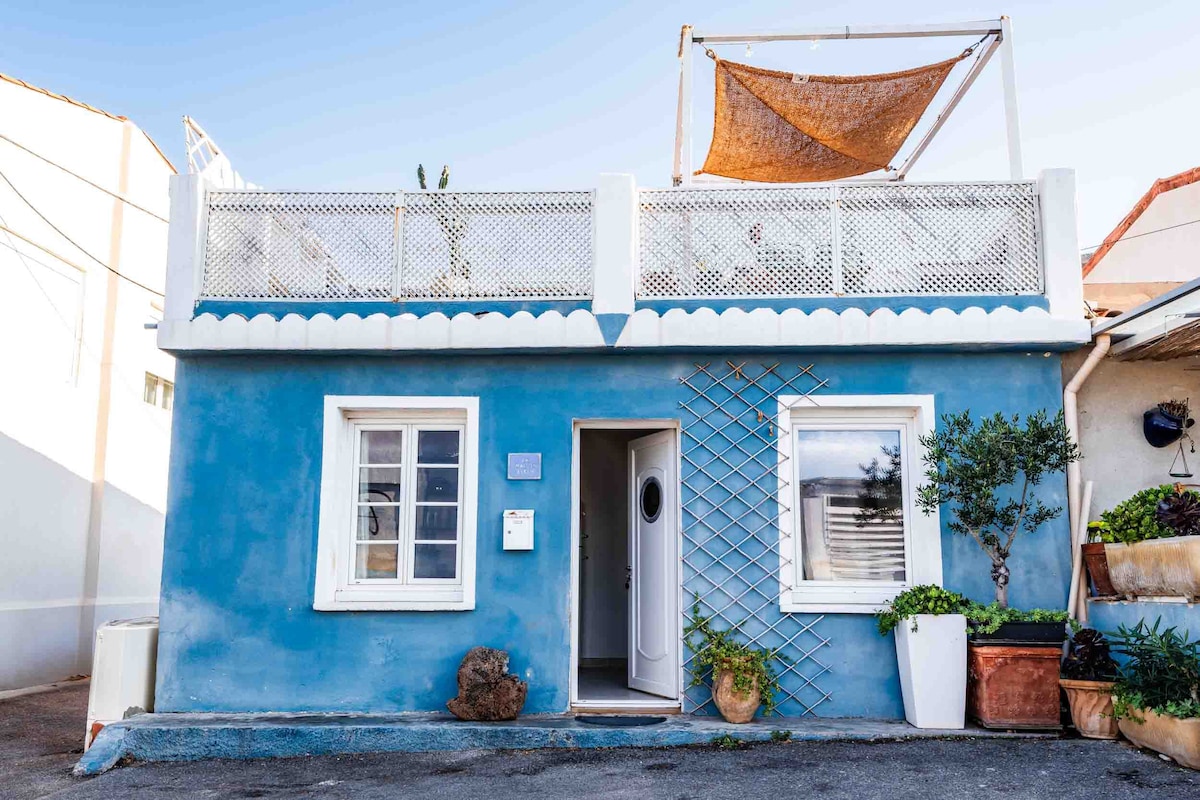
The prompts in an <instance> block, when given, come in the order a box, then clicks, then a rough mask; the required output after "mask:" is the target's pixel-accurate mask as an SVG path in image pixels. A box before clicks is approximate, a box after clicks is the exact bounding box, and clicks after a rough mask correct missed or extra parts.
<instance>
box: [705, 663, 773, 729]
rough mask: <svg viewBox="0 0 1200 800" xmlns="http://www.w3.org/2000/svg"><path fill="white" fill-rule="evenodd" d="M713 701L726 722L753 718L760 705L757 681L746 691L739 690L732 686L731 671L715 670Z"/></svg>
mask: <svg viewBox="0 0 1200 800" xmlns="http://www.w3.org/2000/svg"><path fill="white" fill-rule="evenodd" d="M712 695H713V702H714V703H716V705H717V710H718V711H720V712H721V716H722V717H724V718H725V721H726V722H733V723H737V724H739V725H740V724H741V723H743V722H749V721H751V720H752V719H754V714H755V713H756V712H757V711H758V707H759V706H760V705H762V693H761V692H759V690H758V681H755V682H754V684H753V685H752V686H751V687H750V690H749V691H748V692H739V691H737V690H735V689H734V688H733V673H732V672H730V671H729V670H727V669H720V670H717V671H716V673H715V674H714V675H713V684H712Z"/></svg>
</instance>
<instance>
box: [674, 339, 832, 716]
mask: <svg viewBox="0 0 1200 800" xmlns="http://www.w3.org/2000/svg"><path fill="white" fill-rule="evenodd" d="M680 381H681V383H682V385H683V387H684V388H685V389H686V390H687V392H688V398H687V399H686V400H685V401H683V402H682V403H680V406H681V407H682V431H681V438H682V443H683V452H682V454H681V461H682V467H683V469H682V473H683V474H682V476H681V484H682V491H683V498H682V499H683V592H684V600H685V603H684V605H685V608H684V624H685V625H686V624H687V622H688V620H689V619H690V617H691V613H692V603H693V601H694V600H698V601H699V603H700V613H701V614H703V615H705V616H710V617H712V618H713V619H714V621H715V623H716V625H717V627H719V628H723V629H725V628H728V629H735V630H736V631H737V632H738V634H739V635H740V637H741V638H742V639H743V640H745V641H749V642H751V643H753V644H755V645H758V646H759V647H763V648H767V649H778V650H779V651H780V652H781V654H782V655H783V656H784V659H783V660H781V661H780V662H778V663H777V664H776V667H777V669H778V672H779V682H780V687H781V689H782V692H781V694H780V696H779V697H778V698H777V699H778V702H779V709H778V710H779V713H781V714H783V715H785V716H802V715H804V714H810V713H813V710H814V709H815V708H816V707H817V706H819V705H820V704H821V703H823V702H825V701H827V700H829V699H830V695H829V693H828V692H826V691H824V690H822V689H821V687H820V686H819V684H818V683H817V680H818V679H819V678H820V677H821V676H822V675H824V674H825V673H826V672H828V671H829V667H828V666H826V665H825V664H824V663H822V662H821V661H820V659H819V658H818V654H819V651H820V650H821V648H823V647H826V646H828V645H829V639H827V638H826V637H824V636H822V635H821V632H820V630H819V626H820V623H821V621H822V620H823V619H824V617H823V616H819V615H804V614H784V613H782V612H780V610H779V596H780V590H781V586H780V576H781V575H782V574H783V567H784V566H785V565H787V564H789V563H790V555H789V554H790V553H791V552H792V548H791V547H790V545H788V544H787V542H784V544H783V545H782V546H781V544H780V538H779V537H780V526H779V517H780V514H785V513H788V512H789V509H787V508H785V507H782V506H781V504H780V503H779V501H778V495H777V492H778V491H779V486H780V475H779V463H780V462H779V451H778V441H777V438H776V434H777V429H776V422H777V413H778V397H779V395H781V394H788V395H804V396H807V395H809V394H811V393H813V392H815V391H817V390H818V389H820V388H822V387H823V386H824V385H825V382H824V381H822V380H820V379H819V378H817V377H816V376H815V375H814V374H813V372H812V367H811V366H808V367H797V368H785V367H782V366H781V365H779V364H775V365H750V364H748V363H745V362H739V363H733V362H725V363H723V364H721V365H720V366H719V367H716V366H714V365H712V364H698V365H696V368H695V370H694V371H693V372H692V373H691V374H690V375H687V376H686V377H683V378H681V379H680ZM786 482H787V476H786V474H785V475H784V484H785V486H786ZM782 494H783V495H784V496H786V495H787V492H782ZM695 657H696V654H695V653H693V652H691V651H690V649H687V648H685V654H684V658H685V662H684V667H685V669H686V670H689V671H690V669H691V665H692V662H693V661H694V659H695ZM684 710H685V711H689V712H692V713H699V714H706V713H715V711H714V709H713V707H712V697H711V695H710V693H709V692H708V690H707V689H705V688H701V687H693V688H691V689H689V690H688V692H687V693H686V695H685V709H684Z"/></svg>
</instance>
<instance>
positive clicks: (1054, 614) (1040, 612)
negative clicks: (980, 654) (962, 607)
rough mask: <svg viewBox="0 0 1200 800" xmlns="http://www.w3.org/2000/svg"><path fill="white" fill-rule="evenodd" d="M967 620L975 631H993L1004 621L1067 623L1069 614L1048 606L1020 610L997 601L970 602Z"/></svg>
mask: <svg viewBox="0 0 1200 800" xmlns="http://www.w3.org/2000/svg"><path fill="white" fill-rule="evenodd" d="M963 613H965V614H966V615H967V621H968V622H969V623H971V628H972V629H973V630H974V631H975V632H976V633H995V632H996V631H998V630H1000V626H1001V625H1003V624H1004V623H1006V622H1057V623H1059V624H1061V625H1065V624H1067V621H1068V619H1070V615H1068V614H1067V612H1066V611H1059V610H1057V609H1050V608H1034V609H1030V610H1029V611H1021V610H1019V609H1016V608H1005V607H1004V606H1002V605H1000V604H999V603H990V604H988V605H986V606H985V605H982V604H980V603H972V604H971V605H970V607H968V608H967V609H966V611H964V612H963Z"/></svg>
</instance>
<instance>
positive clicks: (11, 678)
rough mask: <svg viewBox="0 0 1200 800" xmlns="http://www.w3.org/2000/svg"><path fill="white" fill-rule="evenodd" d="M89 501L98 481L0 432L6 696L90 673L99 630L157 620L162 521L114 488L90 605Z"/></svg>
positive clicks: (0, 638) (2, 677) (0, 652)
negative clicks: (126, 621)
mask: <svg viewBox="0 0 1200 800" xmlns="http://www.w3.org/2000/svg"><path fill="white" fill-rule="evenodd" d="M90 497H91V482H90V481H88V480H86V479H85V478H83V477H81V476H79V475H78V474H76V473H74V472H72V471H71V470H69V469H67V468H66V467H64V466H63V465H62V464H60V463H58V462H56V461H54V460H52V459H49V458H47V457H46V456H44V455H42V454H41V453H39V452H37V451H36V450H33V449H32V448H29V447H26V446H25V445H23V444H21V443H20V442H18V441H16V440H15V439H13V438H11V437H9V436H5V435H3V434H0V549H2V551H3V553H4V556H3V558H0V642H3V643H11V646H8V647H3V648H0V691H3V690H6V689H18V688H23V687H25V686H33V685H37V684H43V683H47V682H51V681H55V680H59V679H62V678H66V677H69V676H71V675H78V674H86V673H89V672H91V649H92V641H93V640H94V638H95V628H96V627H97V626H98V625H100V624H102V623H104V622H106V621H108V620H111V619H121V618H127V617H133V616H144V615H147V614H155V613H157V610H158V581H159V573H160V565H161V551H162V530H163V515H162V513H161V512H159V511H156V510H155V509H154V508H152V507H150V506H148V505H146V504H145V503H142V502H141V501H140V500H138V499H137V498H135V497H132V496H131V495H129V494H127V493H125V492H122V491H121V490H119V489H117V488H115V487H114V486H112V485H111V484H109V485H106V486H105V494H104V503H105V508H106V510H107V517H106V519H105V522H104V525H103V528H102V536H101V540H100V547H101V551H100V568H99V573H98V575H97V580H98V583H97V586H98V587H99V590H98V592H97V596H96V597H95V598H93V599H91V600H86V601H85V598H84V595H85V583H86V582H85V561H86V557H87V537H88V511H89V506H90V502H91V500H90ZM150 544H153V547H150V546H149V545H150ZM88 628H91V630H90V631H88V630H87V629H88Z"/></svg>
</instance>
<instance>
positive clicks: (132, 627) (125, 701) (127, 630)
mask: <svg viewBox="0 0 1200 800" xmlns="http://www.w3.org/2000/svg"><path fill="white" fill-rule="evenodd" d="M157 652H158V617H141V618H139V619H121V620H115V621H113V622H106V623H104V624H103V625H101V626H100V629H99V630H98V631H96V649H95V651H94V652H93V654H92V688H91V692H90V693H89V695H88V712H87V733H86V735H85V736H84V741H83V747H84V749H85V750H86V749H87V748H89V747H91V746H92V742H93V741H94V740H95V739H96V734H97V733H99V732H100V729H101V728H103V727H104V726H105V725H108V724H110V723H113V722H119V721H120V720H123V719H125V717H126V716H128V713H129V712H131V711H132V712H134V713H137V712H139V711H153V710H154V662H155V657H156V654H157Z"/></svg>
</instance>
